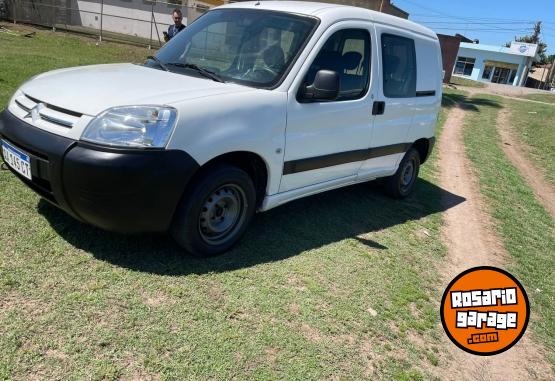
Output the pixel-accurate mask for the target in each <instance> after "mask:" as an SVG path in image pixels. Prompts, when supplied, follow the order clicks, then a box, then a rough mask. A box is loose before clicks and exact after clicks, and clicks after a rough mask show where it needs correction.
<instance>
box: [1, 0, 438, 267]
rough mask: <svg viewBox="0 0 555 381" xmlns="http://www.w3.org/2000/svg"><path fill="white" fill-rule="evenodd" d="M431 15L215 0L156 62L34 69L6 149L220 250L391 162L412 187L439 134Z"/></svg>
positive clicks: (116, 227)
mask: <svg viewBox="0 0 555 381" xmlns="http://www.w3.org/2000/svg"><path fill="white" fill-rule="evenodd" d="M441 76H442V65H441V54H440V47H439V43H438V39H437V36H436V35H435V33H434V32H432V31H431V30H429V29H427V28H425V27H423V26H420V25H418V24H415V23H413V22H410V21H408V20H403V19H400V18H397V17H393V16H389V15H385V14H382V13H378V12H373V11H369V10H366V9H361V8H355V7H348V6H339V5H334V4H320V3H312V2H292V1H283V2H281V1H264V2H256V3H255V2H247V3H234V4H229V5H225V6H222V7H218V8H215V9H214V10H212V11H210V12H208V13H207V14H205V15H203V16H202V17H201V18H199V19H198V20H197V21H195V22H194V23H192V24H191V25H189V26H188V27H187V28H186V29H185V30H184V31H182V32H180V33H179V34H178V35H177V36H176V37H174V38H173V39H172V40H171V41H170V42H169V43H168V44H166V45H165V46H164V47H163V48H162V49H160V51H159V52H158V53H157V54H156V56H155V57H151V58H149V59H148V60H147V62H146V63H145V64H144V65H135V64H111V65H96V66H86V67H74V68H69V69H62V70H55V71H51V72H48V73H44V74H40V75H38V76H36V77H34V78H32V79H31V80H29V81H28V82H26V83H25V84H23V85H22V86H21V87H20V88H19V89H18V90H17V91H16V93H15V94H14V96H13V98H12V99H11V101H10V103H9V105H8V108H7V110H5V111H4V112H3V113H2V114H1V117H0V139H1V144H2V156H3V158H4V160H5V162H6V163H7V164H8V165H9V167H10V169H12V171H13V172H14V173H15V174H16V175H17V176H18V177H19V178H21V179H22V180H23V181H24V182H25V184H27V185H28V186H29V187H30V188H32V189H33V190H35V191H36V192H38V194H40V195H41V196H42V197H44V198H45V199H47V200H48V201H50V202H51V203H53V204H55V205H57V206H58V207H60V208H61V209H63V210H64V211H66V212H67V213H69V214H70V215H72V216H73V217H75V218H76V219H79V220H81V221H85V222H87V223H90V224H92V225H95V226H98V227H100V228H103V229H106V230H112V231H118V232H146V231H151V232H152V231H168V230H169V231H171V233H172V235H173V237H174V238H175V239H176V241H177V242H178V243H179V244H180V245H181V246H182V247H183V248H185V249H186V250H188V251H189V252H191V253H194V254H198V255H204V256H207V255H215V254H219V253H221V252H223V251H225V250H227V249H229V248H230V247H231V246H232V245H233V244H234V243H236V242H237V241H238V239H239V238H240V237H241V235H242V234H243V233H244V231H245V229H246V228H247V225H248V223H249V221H250V220H251V218H252V217H253V214H254V213H255V211H266V210H269V209H271V208H273V207H276V206H278V205H281V204H284V203H286V202H288V201H291V200H294V199H298V198H300V197H304V196H308V195H312V194H315V193H318V192H322V191H326V190H329V189H334V188H338V187H342V186H346V185H351V184H355V183H360V182H365V181H369V180H373V179H376V178H380V177H383V178H385V180H384V186H385V189H386V190H387V192H388V193H389V194H391V195H392V196H394V197H405V196H407V195H408V194H409V193H410V192H411V190H412V189H413V186H414V183H415V180H416V178H417V176H418V170H419V166H420V164H422V163H424V162H425V161H426V159H427V158H428V156H429V154H430V151H431V149H432V146H433V143H434V126H435V123H436V119H437V115H438V111H439V108H440V102H441Z"/></svg>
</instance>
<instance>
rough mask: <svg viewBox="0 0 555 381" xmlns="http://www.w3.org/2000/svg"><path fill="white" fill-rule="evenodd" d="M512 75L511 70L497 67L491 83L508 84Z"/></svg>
mask: <svg viewBox="0 0 555 381" xmlns="http://www.w3.org/2000/svg"><path fill="white" fill-rule="evenodd" d="M510 75H511V69H506V68H504V67H496V68H495V70H494V71H493V77H492V78H491V81H492V82H493V83H501V84H506V83H507V81H508V80H509V76H510Z"/></svg>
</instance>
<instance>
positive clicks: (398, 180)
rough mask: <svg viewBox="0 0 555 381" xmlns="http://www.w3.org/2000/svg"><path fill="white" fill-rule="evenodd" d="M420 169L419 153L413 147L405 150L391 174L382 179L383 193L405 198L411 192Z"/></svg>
mask: <svg viewBox="0 0 555 381" xmlns="http://www.w3.org/2000/svg"><path fill="white" fill-rule="evenodd" d="M419 171H420V154H419V153H418V151H417V150H416V149H414V148H411V149H409V150H408V151H407V153H406V154H405V156H404V157H403V160H401V163H399V168H398V169H397V172H395V174H394V175H393V176H390V177H386V178H385V179H384V190H385V193H386V194H387V195H389V196H391V197H393V198H405V197H407V196H408V195H410V194H411V193H412V190H413V188H414V183H415V182H416V179H417V178H418V172H419Z"/></svg>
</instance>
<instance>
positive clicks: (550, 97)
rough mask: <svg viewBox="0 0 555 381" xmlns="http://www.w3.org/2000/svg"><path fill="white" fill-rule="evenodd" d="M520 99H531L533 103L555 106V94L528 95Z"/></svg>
mask: <svg viewBox="0 0 555 381" xmlns="http://www.w3.org/2000/svg"><path fill="white" fill-rule="evenodd" d="M519 98H524V99H530V100H533V101H540V102H546V103H554V104H555V93H553V92H552V93H545V94H527V95H523V96H521V97H519Z"/></svg>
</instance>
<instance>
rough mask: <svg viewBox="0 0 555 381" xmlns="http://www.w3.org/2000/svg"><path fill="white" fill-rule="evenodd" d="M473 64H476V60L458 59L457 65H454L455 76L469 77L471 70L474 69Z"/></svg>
mask: <svg viewBox="0 0 555 381" xmlns="http://www.w3.org/2000/svg"><path fill="white" fill-rule="evenodd" d="M474 62H476V58H467V57H458V58H457V64H456V65H455V74H458V75H466V76H469V77H470V75H472V69H474Z"/></svg>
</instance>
